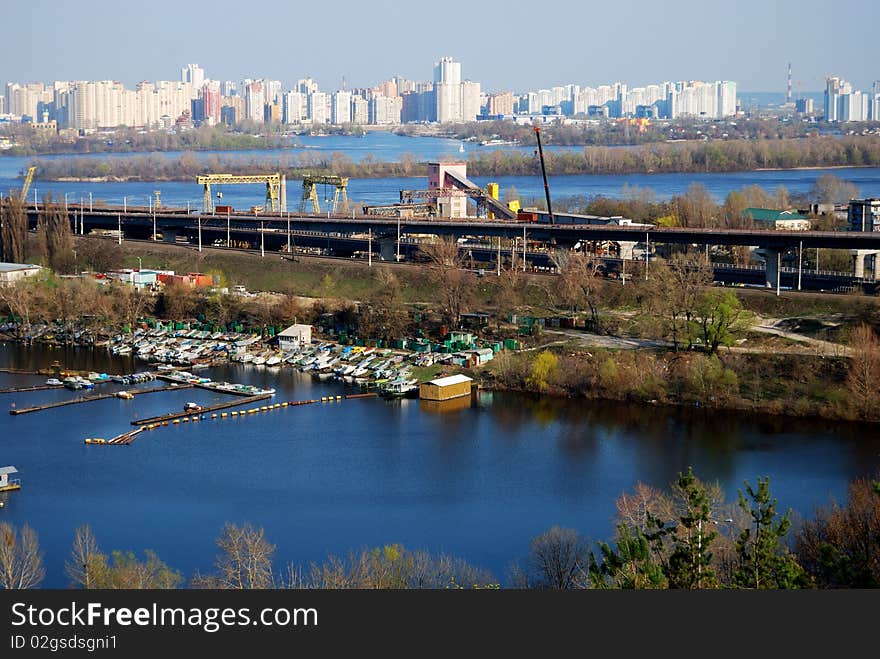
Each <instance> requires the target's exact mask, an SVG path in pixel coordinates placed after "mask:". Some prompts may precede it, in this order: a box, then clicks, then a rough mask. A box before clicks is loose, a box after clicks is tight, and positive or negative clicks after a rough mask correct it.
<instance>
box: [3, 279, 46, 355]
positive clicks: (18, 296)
mask: <svg viewBox="0 0 880 659" xmlns="http://www.w3.org/2000/svg"><path fill="white" fill-rule="evenodd" d="M46 298H47V289H46V286H45V282H44V281H43V278H42V277H40V276H39V275H37V276H34V277H27V278H25V279H21V280H19V281H17V282H15V283H13V284H11V285H9V286H0V302H3V304H5V305H6V307H7V309H9V311H10V313H11V314H12V315H13V316H16V317H17V318H18V324H17V327H16V334H17V335H18V338H20V339H27V338H28V336H29V335H30V331H31V326H32V324H33V323H34V322H36V321H37V320H39V319H40V318H41V317H42V316H43V314H44V313H45V312H46V310H47V308H48V306H49V305H48V303H47V299H46Z"/></svg>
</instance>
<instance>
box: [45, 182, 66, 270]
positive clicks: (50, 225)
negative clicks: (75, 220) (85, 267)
mask: <svg viewBox="0 0 880 659" xmlns="http://www.w3.org/2000/svg"><path fill="white" fill-rule="evenodd" d="M37 243H38V245H39V248H40V254H41V255H42V257H43V259H44V263H45V264H46V265H47V266H49V267H50V268H52V269H53V270H55V271H56V272H62V273H69V272H72V271H73V267H74V256H73V233H72V231H71V229H70V218H69V217H68V215H67V211H65V210H64V207H63V206H62V205H60V204H56V203H54V202H53V200H52V195H50V194H49V195H46V196H45V197H44V198H43V209H42V210H41V211H40V216H39V218H38V219H37Z"/></svg>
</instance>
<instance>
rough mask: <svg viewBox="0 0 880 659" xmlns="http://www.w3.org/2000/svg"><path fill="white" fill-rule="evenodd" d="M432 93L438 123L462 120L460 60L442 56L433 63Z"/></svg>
mask: <svg viewBox="0 0 880 659" xmlns="http://www.w3.org/2000/svg"><path fill="white" fill-rule="evenodd" d="M434 94H435V98H436V103H437V121H438V122H439V123H441V124H442V123H449V122H453V121H461V120H462V107H461V101H462V99H461V63H460V62H456V61H454V60H453V59H452V58H451V57H443V58H441V59H440V61H439V62H436V63H435V64H434Z"/></svg>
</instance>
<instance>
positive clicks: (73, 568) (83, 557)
mask: <svg viewBox="0 0 880 659" xmlns="http://www.w3.org/2000/svg"><path fill="white" fill-rule="evenodd" d="M103 558H104V556H103V555H102V554H101V552H100V551H99V549H98V541H97V539H96V538H95V535H94V533H92V527H91V526H89V525H88V524H85V525H83V526H80V527H79V528H78V529H77V530H76V534H75V535H74V536H73V547H72V548H71V550H70V558H69V559H68V560H67V562H66V563H65V564H64V572H65V573H66V574H67V576H68V578H69V579H70V582H71V584H72V585H73V586H74V587H80V588H85V589H89V588H92V587H94V585H95V581H96V579H95V572H96V569H97V568H99V567H100V566H102V565H103V564H104V561H103Z"/></svg>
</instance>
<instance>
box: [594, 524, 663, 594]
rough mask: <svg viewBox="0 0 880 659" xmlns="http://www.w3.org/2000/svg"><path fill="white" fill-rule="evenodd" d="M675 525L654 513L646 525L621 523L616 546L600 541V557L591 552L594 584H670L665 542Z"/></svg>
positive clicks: (633, 586) (638, 586) (636, 586)
mask: <svg viewBox="0 0 880 659" xmlns="http://www.w3.org/2000/svg"><path fill="white" fill-rule="evenodd" d="M674 530H675V528H674V527H672V526H667V525H666V524H665V523H664V522H663V521H661V520H660V519H659V518H657V517H654V516H653V515H652V514H651V513H647V516H646V528H645V530H642V529H641V528H638V527H636V528H633V527H630V526H628V525H627V524H623V523H621V524H618V526H617V538H616V539H615V543H614V546H613V547H612V546H611V545H610V544H608V543H604V542H600V543H599V545H598V547H599V558H598V559H597V558H596V556H594V555H592V554H591V555H590V570H589V571H590V585H591V586H593V587H594V588H624V589H636V590H640V589H647V588H650V589H654V588H668V587H669V581H668V579H667V578H666V573H665V570H666V564H665V544H666V538H667V536H669V535H671V534H672V533H673V532H674Z"/></svg>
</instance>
